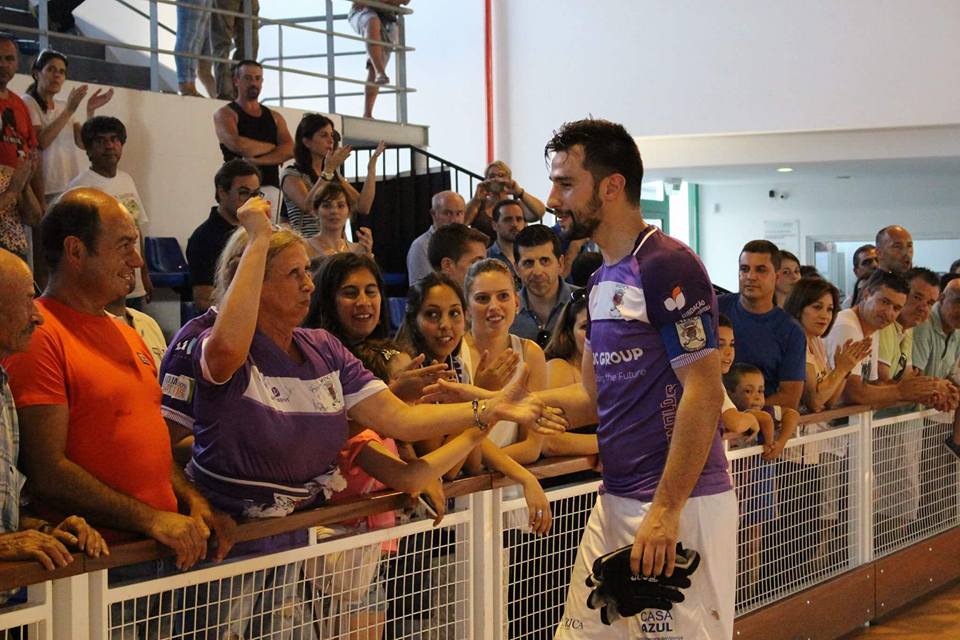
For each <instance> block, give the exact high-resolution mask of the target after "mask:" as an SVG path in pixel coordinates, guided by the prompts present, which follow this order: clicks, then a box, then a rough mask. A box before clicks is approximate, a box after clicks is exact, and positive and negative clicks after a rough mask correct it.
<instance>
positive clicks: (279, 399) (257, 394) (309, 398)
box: [243, 367, 344, 414]
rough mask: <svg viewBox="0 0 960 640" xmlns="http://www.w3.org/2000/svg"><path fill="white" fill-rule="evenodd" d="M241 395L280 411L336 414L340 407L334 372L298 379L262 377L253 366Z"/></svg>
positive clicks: (337, 382) (340, 400) (336, 373)
mask: <svg viewBox="0 0 960 640" xmlns="http://www.w3.org/2000/svg"><path fill="white" fill-rule="evenodd" d="M243 396H244V397H245V398H247V399H249V400H252V401H253V402H256V403H258V404H261V405H264V406H266V407H269V408H270V409H272V410H274V411H279V412H281V413H322V414H329V413H340V412H341V411H343V407H344V404H343V387H341V386H340V375H339V372H336V371H334V372H331V373H328V374H326V375H325V376H321V377H319V378H316V379H314V380H301V379H300V378H288V377H282V376H265V375H263V373H262V372H261V371H260V370H259V369H258V368H257V367H254V368H253V370H252V371H251V375H250V382H249V383H248V384H247V388H246V390H245V391H244V392H243Z"/></svg>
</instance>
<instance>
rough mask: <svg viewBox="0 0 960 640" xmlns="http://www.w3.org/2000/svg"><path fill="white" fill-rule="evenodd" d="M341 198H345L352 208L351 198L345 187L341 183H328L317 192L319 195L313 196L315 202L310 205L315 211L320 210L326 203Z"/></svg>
mask: <svg viewBox="0 0 960 640" xmlns="http://www.w3.org/2000/svg"><path fill="white" fill-rule="evenodd" d="M339 196H343V197H344V198H345V199H346V200H347V206H350V196H348V195H347V190H346V189H344V188H343V185H342V184H340V183H339V182H328V183H327V184H325V185H323V187H322V188H321V189H320V191H318V192H317V195H315V196H313V202H311V203H310V205H311V206H312V207H313V208H314V209H319V208H320V205H322V204H323V203H324V202H329V201H331V200H335V199H336V198H338V197H339Z"/></svg>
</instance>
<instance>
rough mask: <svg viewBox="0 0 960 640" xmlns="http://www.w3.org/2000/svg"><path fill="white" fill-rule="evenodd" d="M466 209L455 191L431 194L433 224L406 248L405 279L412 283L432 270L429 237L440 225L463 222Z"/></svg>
mask: <svg viewBox="0 0 960 640" xmlns="http://www.w3.org/2000/svg"><path fill="white" fill-rule="evenodd" d="M466 210H467V205H466V203H465V202H464V201H463V196H461V195H460V194H459V193H457V192H455V191H441V192H440V193H436V194H434V196H433V199H432V200H431V201H430V217H431V218H432V219H433V224H432V225H430V228H429V229H427V230H426V231H424V232H423V233H422V234H420V235H419V236H417V237H416V239H414V241H413V242H412V243H411V244H410V249H409V250H407V281H408V282H409V283H410V284H411V285H412V284H413V283H414V282H416V281H417V280H419V279H420V278H422V277H423V276H425V275H427V274H428V273H430V272H431V271H433V267H432V266H430V256H429V252H428V248H429V246H430V238H431V237H433V234H434V232H435V231H436V230H437V229H439V228H440V227H443V226H446V225H448V224H451V223H454V222H459V223H460V224H463V216H464V213H465V212H466Z"/></svg>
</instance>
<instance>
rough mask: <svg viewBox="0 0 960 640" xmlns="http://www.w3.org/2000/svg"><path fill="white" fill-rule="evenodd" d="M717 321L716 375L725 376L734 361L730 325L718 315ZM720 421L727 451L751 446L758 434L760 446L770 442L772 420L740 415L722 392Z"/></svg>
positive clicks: (751, 413) (752, 414) (754, 413)
mask: <svg viewBox="0 0 960 640" xmlns="http://www.w3.org/2000/svg"><path fill="white" fill-rule="evenodd" d="M718 320H719V325H720V326H719V327H718V329H717V348H718V350H719V351H720V373H722V374H723V375H727V373H729V372H730V367H731V366H733V360H734V358H735V357H736V343H735V340H734V335H733V323H732V322H730V318H728V317H727V316H725V315H724V314H722V313H721V314H720V317H719V319H718ZM720 420H721V421H722V422H723V439H724V440H725V441H727V449H739V448H741V447H748V446H751V445H754V444H756V442H757V436H758V434H761V433H762V436H761V437H762V439H763V441H764V442H772V441H773V419H772V418H771V417H770V416H769V415H768V414H766V413H764V412H763V411H755V410H750V411H740V410H739V409H737V405H736V404H734V402H733V400H731V399H730V394H729V393H728V392H727V390H726V388H724V391H723V408H722V409H721V412H720Z"/></svg>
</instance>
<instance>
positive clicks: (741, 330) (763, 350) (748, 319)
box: [719, 240, 807, 409]
mask: <svg viewBox="0 0 960 640" xmlns="http://www.w3.org/2000/svg"><path fill="white" fill-rule="evenodd" d="M779 270H780V250H779V249H778V248H777V245H775V244H773V243H772V242H770V241H769V240H751V241H750V242H748V243H747V244H745V245H744V246H743V250H742V251H741V252H740V278H739V280H740V292H739V293H727V294H724V295H722V296H720V297H719V304H720V312H721V313H723V314H725V315H726V316H727V317H728V318H730V320H731V322H733V333H734V335H735V336H736V337H737V354H736V360H735V361H736V362H746V363H748V364H752V365H754V366H755V367H758V368H759V369H760V371H762V372H763V384H764V389H765V391H766V394H767V405H769V406H776V405H779V406H781V407H790V408H791V409H797V408H798V407H799V405H800V396H801V395H802V394H803V383H804V381H805V380H806V376H807V370H806V367H807V365H806V357H807V338H806V336H805V335H804V333H803V328H802V327H801V326H800V323H798V322H797V321H796V320H794V319H793V318H791V317H790V315H789V314H788V313H787V312H786V311H784V310H783V309H781V308H780V307H778V306H776V305H775V304H774V302H773V300H774V297H773V296H774V291H775V290H776V284H777V271H779Z"/></svg>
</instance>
